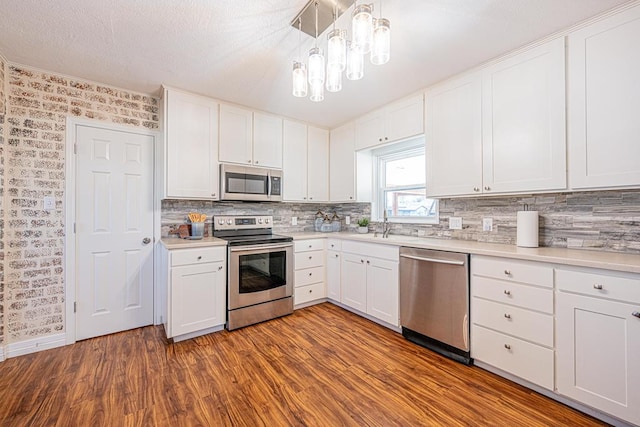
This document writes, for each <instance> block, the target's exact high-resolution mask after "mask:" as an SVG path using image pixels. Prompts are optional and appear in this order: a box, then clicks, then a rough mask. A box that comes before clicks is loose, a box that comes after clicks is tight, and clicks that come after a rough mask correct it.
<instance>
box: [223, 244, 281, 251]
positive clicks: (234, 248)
mask: <svg viewBox="0 0 640 427" xmlns="http://www.w3.org/2000/svg"><path fill="white" fill-rule="evenodd" d="M292 246H293V243H286V244H284V245H255V246H231V247H230V248H229V252H246V251H255V250H271V249H287V248H290V247H292Z"/></svg>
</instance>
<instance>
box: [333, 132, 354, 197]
mask: <svg viewBox="0 0 640 427" xmlns="http://www.w3.org/2000/svg"><path fill="white" fill-rule="evenodd" d="M354 141H355V124H354V123H353V122H351V123H349V124H346V125H344V126H342V127H339V128H338V129H334V130H332V131H331V136H330V141H329V198H330V200H331V201H332V202H354V201H355V200H356V158H355V146H354Z"/></svg>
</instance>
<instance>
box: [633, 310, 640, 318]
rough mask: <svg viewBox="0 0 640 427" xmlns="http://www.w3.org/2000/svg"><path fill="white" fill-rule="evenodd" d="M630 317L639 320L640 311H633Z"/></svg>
mask: <svg viewBox="0 0 640 427" xmlns="http://www.w3.org/2000/svg"><path fill="white" fill-rule="evenodd" d="M631 315H632V316H633V317H637V318H640V311H634V312H633V313H631Z"/></svg>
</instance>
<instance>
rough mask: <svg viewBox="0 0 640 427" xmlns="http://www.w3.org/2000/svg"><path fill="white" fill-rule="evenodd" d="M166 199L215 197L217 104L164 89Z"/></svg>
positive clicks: (216, 186) (216, 196)
mask: <svg viewBox="0 0 640 427" xmlns="http://www.w3.org/2000/svg"><path fill="white" fill-rule="evenodd" d="M164 96H165V102H166V107H165V111H166V120H165V121H166V129H165V135H166V138H167V140H166V142H165V143H166V148H167V149H166V153H167V159H166V171H165V172H166V197H169V198H172V197H178V198H194V199H217V198H218V170H217V166H218V104H217V103H216V102H215V101H213V100H209V99H207V98H204V97H201V96H197V95H190V94H187V93H182V92H179V91H173V90H165V92H164Z"/></svg>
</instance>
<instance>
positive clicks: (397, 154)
mask: <svg viewBox="0 0 640 427" xmlns="http://www.w3.org/2000/svg"><path fill="white" fill-rule="evenodd" d="M372 155H373V159H372V160H373V178H374V182H373V183H374V189H375V191H374V192H373V200H372V203H371V216H372V218H371V219H372V220H373V221H382V220H383V218H384V208H385V201H386V200H385V196H386V194H387V192H389V191H398V190H414V189H424V190H425V197H426V180H427V177H426V173H425V179H424V182H423V183H420V184H421V185H418V186H416V185H415V184H411V185H401V186H393V187H388V186H386V164H387V162H389V161H393V160H400V159H405V158H408V157H414V156H418V155H426V153H425V143H424V137H420V138H414V139H411V140H407V141H402V142H398V143H394V144H392V145H388V146H385V147H382V148H378V149H375V150H373V153H372ZM425 166H426V165H425ZM427 198H429V197H427ZM435 203H436V207H435V211H436V212H435V215H434V216H432V217H426V216H389V217H388V220H389V222H393V223H406V224H411V223H413V224H439V223H440V202H439V200H437V199H435Z"/></svg>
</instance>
